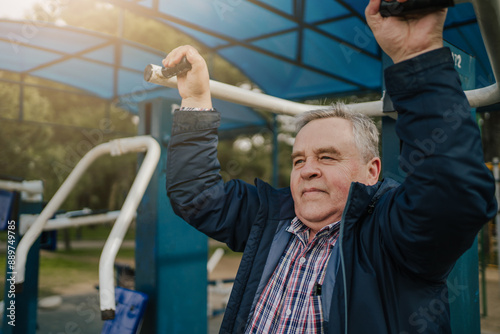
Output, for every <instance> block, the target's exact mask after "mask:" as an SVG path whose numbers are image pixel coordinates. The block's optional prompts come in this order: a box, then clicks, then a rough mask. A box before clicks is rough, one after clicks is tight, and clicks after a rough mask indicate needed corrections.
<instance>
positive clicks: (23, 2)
mask: <svg viewBox="0 0 500 334" xmlns="http://www.w3.org/2000/svg"><path fill="white" fill-rule="evenodd" d="M41 1H42V0H0V18H8V19H22V18H24V13H25V12H26V11H27V10H29V9H30V8H32V7H33V5H34V4H35V3H37V2H41Z"/></svg>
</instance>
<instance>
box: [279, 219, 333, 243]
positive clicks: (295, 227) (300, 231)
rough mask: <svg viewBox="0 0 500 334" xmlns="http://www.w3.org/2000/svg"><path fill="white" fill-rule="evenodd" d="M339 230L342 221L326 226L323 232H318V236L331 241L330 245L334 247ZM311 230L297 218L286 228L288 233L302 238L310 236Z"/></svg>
mask: <svg viewBox="0 0 500 334" xmlns="http://www.w3.org/2000/svg"><path fill="white" fill-rule="evenodd" d="M339 228H340V220H338V221H336V222H334V223H331V224H328V225H326V226H324V227H323V228H322V229H321V230H319V231H318V233H316V236H319V237H321V236H322V235H324V236H326V237H327V238H328V239H329V240H328V241H329V243H330V244H332V245H334V244H335V241H336V239H337V238H336V237H335V236H336V234H337V233H338V231H339ZM309 229H310V228H309V227H307V226H306V225H305V224H304V223H303V222H301V221H300V219H299V218H298V217H295V218H294V219H292V222H291V223H290V225H289V226H288V227H287V228H286V231H287V232H290V233H292V234H295V235H296V236H297V237H299V238H301V237H306V236H308V235H309ZM324 231H325V232H324ZM323 232H324V233H323Z"/></svg>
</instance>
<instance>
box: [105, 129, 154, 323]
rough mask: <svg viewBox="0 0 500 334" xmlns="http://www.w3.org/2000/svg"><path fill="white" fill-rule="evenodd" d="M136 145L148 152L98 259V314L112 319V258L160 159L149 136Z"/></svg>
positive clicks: (113, 309)
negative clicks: (99, 312) (99, 305)
mask: <svg viewBox="0 0 500 334" xmlns="http://www.w3.org/2000/svg"><path fill="white" fill-rule="evenodd" d="M137 138H138V140H137V141H136V144H138V147H139V146H140V147H147V154H146V157H145V158H144V161H143V162H142V164H141V167H140V169H139V172H138V173H137V176H136V178H135V180H134V183H133V184H132V187H131V188H130V191H129V193H128V195H127V198H126V199H125V202H124V203H123V206H122V208H121V212H120V215H119V216H118V218H117V219H116V222H115V224H114V226H113V228H112V230H111V232H110V234H109V237H108V239H107V240H106V244H105V245H104V248H103V250H102V253H101V258H100V260H99V295H100V303H101V317H102V318H103V320H105V319H109V318H111V319H113V318H114V313H115V287H114V280H113V277H114V275H113V274H114V273H113V269H114V261H115V258H116V254H117V253H118V250H119V249H120V246H121V244H122V241H123V238H124V237H125V233H126V232H127V229H128V227H129V225H130V222H131V221H132V218H133V217H134V214H135V212H136V210H137V207H138V206H139V204H140V201H141V199H142V197H143V195H144V192H145V191H146V188H147V186H148V184H149V181H150V180H151V177H152V176H153V173H154V171H155V170H156V166H157V165H158V161H159V159H160V153H161V150H160V145H159V144H158V143H157V142H156V140H154V139H153V138H151V137H137Z"/></svg>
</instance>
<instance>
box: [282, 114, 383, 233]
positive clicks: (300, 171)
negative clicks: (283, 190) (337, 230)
mask: <svg viewBox="0 0 500 334" xmlns="http://www.w3.org/2000/svg"><path fill="white" fill-rule="evenodd" d="M377 161H378V162H377V167H379V166H380V161H379V160H377ZM372 163H373V160H372V162H370V163H366V162H364V160H363V158H362V157H361V154H360V152H359V151H358V148H357V147H356V144H355V142H354V136H353V132H352V125H351V122H350V121H348V120H345V119H342V118H323V119H318V120H314V121H311V122H309V123H308V124H307V125H305V126H304V127H303V128H302V129H301V130H300V131H299V133H298V134H297V137H296V139H295V144H294V145H293V153H292V164H293V168H292V172H291V177H290V187H291V191H292V196H293V200H294V203H295V213H296V215H297V217H298V218H299V219H300V220H301V221H302V222H303V223H304V224H305V225H307V226H308V227H310V228H312V229H313V230H316V231H317V230H319V229H321V228H322V227H323V226H326V225H328V224H331V223H333V222H336V221H338V220H340V219H341V217H342V212H343V210H344V207H345V205H346V201H347V196H348V194H349V188H350V185H351V182H353V181H357V182H361V183H365V184H374V183H375V182H376V179H377V178H378V171H379V170H377V171H376V176H375V175H374V174H373V173H374V170H372V168H371V167H373V166H371V164H372Z"/></svg>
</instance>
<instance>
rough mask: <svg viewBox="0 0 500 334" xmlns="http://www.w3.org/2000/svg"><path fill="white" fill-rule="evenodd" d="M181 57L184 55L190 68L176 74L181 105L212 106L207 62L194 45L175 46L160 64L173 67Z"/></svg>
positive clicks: (188, 106)
mask: <svg viewBox="0 0 500 334" xmlns="http://www.w3.org/2000/svg"><path fill="white" fill-rule="evenodd" d="M183 57H186V59H187V61H188V62H189V63H190V64H191V67H192V68H191V70H189V71H188V72H186V73H184V74H180V75H178V76H177V88H178V89H179V94H180V95H181V97H182V105H181V107H185V108H203V109H204V108H207V109H210V108H212V99H211V95H210V82H209V79H210V77H209V74H208V67H207V63H206V62H205V60H204V59H203V57H202V56H201V55H200V54H199V52H198V51H197V50H196V49H195V48H194V47H192V46H190V45H183V46H179V47H178V48H175V49H174V50H172V51H171V52H170V53H169V54H168V55H167V56H166V57H165V59H163V61H162V64H163V66H164V67H174V66H175V65H177V64H178V63H180V61H181V60H182V58H183Z"/></svg>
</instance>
